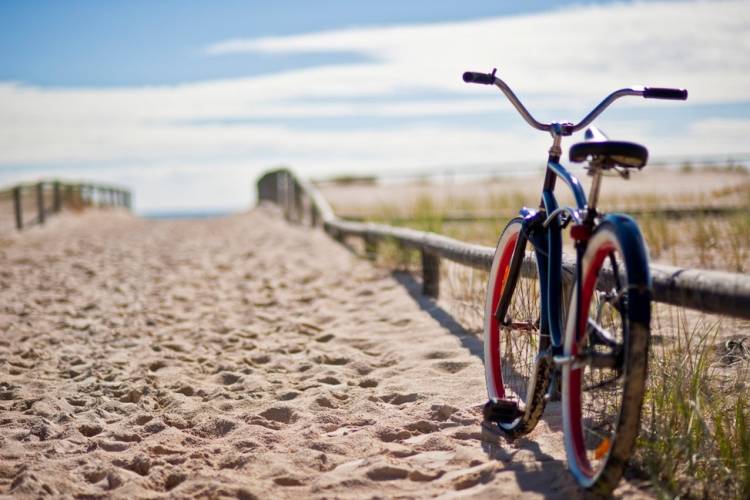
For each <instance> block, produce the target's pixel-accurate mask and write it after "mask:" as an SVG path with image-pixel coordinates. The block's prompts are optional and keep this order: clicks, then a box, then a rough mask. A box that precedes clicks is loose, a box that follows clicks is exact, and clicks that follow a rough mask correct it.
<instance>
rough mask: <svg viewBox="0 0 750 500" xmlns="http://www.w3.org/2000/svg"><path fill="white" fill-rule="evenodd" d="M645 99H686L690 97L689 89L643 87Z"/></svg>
mask: <svg viewBox="0 0 750 500" xmlns="http://www.w3.org/2000/svg"><path fill="white" fill-rule="evenodd" d="M643 97H644V98H645V99H675V100H678V101H685V100H687V97H688V91H687V90H685V89H665V88H660V87H646V88H644V89H643Z"/></svg>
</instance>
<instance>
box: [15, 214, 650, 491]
mask: <svg viewBox="0 0 750 500" xmlns="http://www.w3.org/2000/svg"><path fill="white" fill-rule="evenodd" d="M413 290H414V283H412V282H411V281H410V279H409V278H405V277H401V278H398V277H394V276H392V275H391V274H389V273H388V272H387V271H385V270H381V269H376V268H374V267H373V266H372V265H371V264H369V263H368V262H366V261H363V260H361V259H358V258H356V257H355V256H353V255H352V254H351V253H349V252H348V251H346V250H345V249H344V248H343V247H341V246H339V245H338V244H336V243H335V242H333V241H331V240H330V239H328V238H327V237H326V236H325V235H324V234H322V232H320V231H314V230H311V229H309V228H304V227H295V226H289V225H287V224H286V223H284V222H283V221H282V220H281V219H280V218H279V217H278V215H277V214H276V212H274V211H273V210H272V209H269V208H262V209H256V210H254V211H253V212H251V213H250V214H245V215H239V216H235V217H230V218H226V219H221V220H207V221H145V220H139V219H135V218H131V217H129V216H125V215H116V214H88V215H84V216H61V217H59V218H58V219H56V220H55V221H54V223H51V224H49V225H48V226H47V227H45V228H37V229H34V230H32V231H29V232H27V233H25V234H23V235H20V236H14V237H13V238H12V239H10V240H5V241H4V242H0V307H1V309H0V331H2V336H1V337H0V495H2V494H6V495H12V496H14V497H15V496H18V497H37V496H45V495H47V496H53V497H81V498H97V497H108V496H114V497H119V498H135V497H160V496H165V497H176V498H180V497H197V496H202V497H231V498H256V497H257V498H268V497H273V498H287V497H288V498H293V497H294V498H309V497H317V498H363V497H374V496H387V497H401V498H403V497H407V498H408V497H431V496H436V495H445V496H469V497H477V498H485V497H486V498H497V497H514V496H523V497H528V496H532V495H533V494H536V495H537V496H552V497H575V496H577V495H578V493H579V492H578V490H577V489H576V488H575V486H574V485H573V484H572V481H571V480H570V478H569V477H568V474H567V472H566V471H565V469H564V462H563V461H562V458H563V453H562V450H561V447H560V439H561V436H560V435H559V432H556V431H555V430H551V429H550V425H551V426H552V428H555V429H556V428H558V427H559V419H557V418H555V417H552V419H551V420H548V421H546V422H543V423H542V424H541V425H540V426H539V428H538V429H537V430H536V431H535V432H534V433H533V434H532V435H531V436H530V437H529V438H528V439H524V440H521V441H518V442H516V443H513V444H511V443H508V442H507V441H505V439H504V438H502V437H497V436H495V435H493V434H492V433H490V432H488V431H486V430H484V431H483V430H482V426H481V417H480V413H481V412H480V407H479V405H480V404H481V403H482V402H483V401H484V398H485V392H484V391H485V390H484V380H483V370H482V363H481V359H480V357H479V352H480V349H481V342H480V341H479V340H478V339H477V338H475V337H474V336H471V335H467V334H466V333H465V332H463V330H462V329H461V327H459V326H458V325H457V324H456V323H455V322H453V321H452V320H451V318H450V317H449V316H447V315H446V314H445V313H444V312H443V311H442V310H441V309H440V308H439V307H437V306H436V305H435V304H433V303H431V302H430V301H426V300H424V299H421V298H419V297H418V296H417V295H416V294H415V293H414V292H413ZM619 491H620V493H623V494H628V493H636V491H635V490H634V488H633V487H632V486H630V485H627V484H624V485H623V486H622V487H621V488H620V490H619Z"/></svg>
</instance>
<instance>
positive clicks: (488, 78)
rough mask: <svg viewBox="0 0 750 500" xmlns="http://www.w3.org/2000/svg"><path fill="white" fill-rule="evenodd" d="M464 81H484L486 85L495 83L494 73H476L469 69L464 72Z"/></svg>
mask: <svg viewBox="0 0 750 500" xmlns="http://www.w3.org/2000/svg"><path fill="white" fill-rule="evenodd" d="M464 81H465V82H466V83H483V84H485V85H492V84H493V83H495V75H494V73H476V72H474V71H467V72H466V73H464Z"/></svg>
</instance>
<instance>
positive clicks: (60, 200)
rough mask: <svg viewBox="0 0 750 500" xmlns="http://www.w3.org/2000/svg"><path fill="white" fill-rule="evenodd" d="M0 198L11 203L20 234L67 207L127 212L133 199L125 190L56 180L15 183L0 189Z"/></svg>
mask: <svg viewBox="0 0 750 500" xmlns="http://www.w3.org/2000/svg"><path fill="white" fill-rule="evenodd" d="M3 198H8V199H12V200H13V215H14V220H15V227H16V229H17V230H19V231H20V230H22V229H23V228H24V227H26V226H31V225H34V224H44V222H45V221H46V220H47V218H48V216H49V215H52V214H56V213H58V212H60V211H61V210H64V209H67V208H84V207H91V206H97V207H118V208H124V209H126V210H130V209H131V206H132V205H131V203H132V196H131V194H130V191H128V190H127V189H123V188H120V187H115V186H106V185H100V184H91V183H80V182H77V183H71V182H62V181H59V180H42V181H39V182H35V183H26V184H17V185H15V186H11V187H9V188H5V189H2V190H0V199H3ZM25 201H27V202H29V201H30V203H24V202H25ZM29 204H30V205H31V206H32V207H33V208H32V209H31V210H29V212H30V213H29V215H32V217H28V216H27V215H26V212H27V210H26V209H27V208H29Z"/></svg>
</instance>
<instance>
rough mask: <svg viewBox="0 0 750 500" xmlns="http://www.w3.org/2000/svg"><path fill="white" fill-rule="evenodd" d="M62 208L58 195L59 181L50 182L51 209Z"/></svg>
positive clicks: (56, 210) (57, 209)
mask: <svg viewBox="0 0 750 500" xmlns="http://www.w3.org/2000/svg"><path fill="white" fill-rule="evenodd" d="M61 208H62V198H61V197H60V181H55V182H54V183H53V184H52V210H54V211H55V212H59V211H60V209H61Z"/></svg>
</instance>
